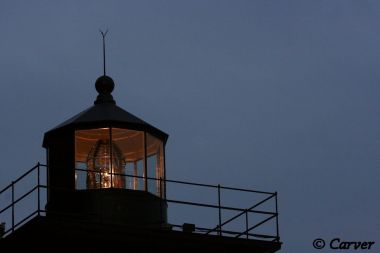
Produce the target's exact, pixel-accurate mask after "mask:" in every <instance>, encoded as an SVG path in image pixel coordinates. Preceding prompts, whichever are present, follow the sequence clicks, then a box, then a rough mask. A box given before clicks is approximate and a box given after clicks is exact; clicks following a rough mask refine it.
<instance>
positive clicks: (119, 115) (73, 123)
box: [43, 76, 169, 148]
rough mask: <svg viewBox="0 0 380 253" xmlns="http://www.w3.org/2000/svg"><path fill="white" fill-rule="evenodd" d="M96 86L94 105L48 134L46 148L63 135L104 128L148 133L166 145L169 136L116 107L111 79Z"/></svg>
mask: <svg viewBox="0 0 380 253" xmlns="http://www.w3.org/2000/svg"><path fill="white" fill-rule="evenodd" d="M95 86H96V90H97V91H98V92H99V95H98V97H97V99H96V101H95V102H94V105H93V106H91V107H90V108H88V109H86V110H84V111H82V112H80V113H78V114H77V115H75V116H73V117H71V118H70V119H68V120H66V121H64V122H63V123H61V124H59V125H58V126H56V127H55V128H53V129H51V130H50V131H48V132H46V133H45V136H44V141H43V146H44V147H45V148H46V147H48V146H49V143H50V140H51V139H55V138H56V137H59V135H61V134H62V133H67V132H74V131H75V130H79V129H92V128H102V127H117V128H128V129H133V130H140V131H146V132H149V133H150V134H152V135H154V136H156V137H157V138H159V139H161V140H163V141H164V143H166V141H167V139H168V137H169V136H168V134H166V133H164V132H163V131H161V130H160V129H158V128H156V127H154V126H152V125H150V124H148V123H147V122H145V121H143V120H141V119H139V118H138V117H136V116H135V115H133V114H131V113H129V112H127V111H125V110H124V109H122V108H120V107H119V106H117V105H116V103H115V101H114V100H113V97H112V95H111V92H112V90H113V87H114V83H113V80H112V79H111V78H110V77H107V76H102V77H100V78H98V80H97V81H96V84H95Z"/></svg>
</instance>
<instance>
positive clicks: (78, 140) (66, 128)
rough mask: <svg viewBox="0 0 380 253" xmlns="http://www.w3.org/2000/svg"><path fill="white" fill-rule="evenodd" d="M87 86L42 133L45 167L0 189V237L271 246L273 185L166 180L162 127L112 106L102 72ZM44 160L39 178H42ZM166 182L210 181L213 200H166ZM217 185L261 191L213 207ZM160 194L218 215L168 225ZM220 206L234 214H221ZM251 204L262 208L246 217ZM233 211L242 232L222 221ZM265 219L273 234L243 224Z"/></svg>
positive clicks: (112, 244)
mask: <svg viewBox="0 0 380 253" xmlns="http://www.w3.org/2000/svg"><path fill="white" fill-rule="evenodd" d="M95 86H96V90H97V91H98V93H99V94H98V96H97V99H96V100H95V102H94V105H93V106H92V107H90V108H88V109H87V110H84V111H83V112H81V113H79V114H77V115H75V116H74V117H72V118H71V119H69V120H67V121H65V122H63V123H62V124H60V125H59V126H57V127H56V128H54V129H52V130H50V131H48V132H47V133H45V137H44V141H43V147H44V148H46V151H47V166H45V165H41V164H37V165H36V166H35V167H33V168H32V169H31V170H29V171H27V172H26V173H25V174H24V175H23V176H22V177H21V178H19V179H18V180H16V181H14V182H12V183H11V184H10V185H9V186H7V187H5V188H4V189H3V190H2V191H0V195H1V194H5V193H7V192H8V194H9V195H10V196H11V198H10V200H11V202H10V204H5V205H4V206H2V207H0V208H2V209H1V210H0V215H1V214H4V213H6V212H8V213H9V214H10V216H11V218H10V219H9V220H8V222H9V223H10V227H9V228H4V235H3V239H1V240H0V245H3V246H5V245H12V246H16V245H20V242H26V241H29V242H34V243H41V245H43V243H45V242H48V243H50V244H51V243H53V244H54V245H56V247H58V249H63V248H67V249H75V247H77V248H85V249H87V250H90V249H92V250H100V249H105V250H109V249H123V250H125V251H128V250H129V249H135V250H136V249H138V250H140V251H143V250H148V249H154V251H156V252H166V251H170V250H173V251H174V250H175V251H176V252H178V251H188V250H191V249H201V250H202V249H209V250H210V249H212V250H222V251H223V252H226V251H230V252H237V251H240V250H249V252H257V253H270V252H275V251H277V250H278V249H280V246H281V243H280V238H279V234H278V212H277V194H276V193H269V192H259V191H250V190H243V189H237V188H230V187H222V186H220V185H206V184H199V183H188V182H180V181H173V180H167V179H166V176H165V175H166V173H165V170H166V168H165V144H166V141H167V139H168V135H167V134H166V133H164V132H163V131H161V130H159V129H157V128H155V127H153V126H152V125H150V124H148V123H146V122H145V121H143V120H141V119H139V118H137V117H136V116H134V115H132V114H130V113H128V112H127V111H125V110H123V109H122V108H120V107H118V106H117V105H116V103H115V101H114V99H113V97H112V95H111V92H112V91H113V89H114V82H113V80H112V79H111V78H110V77H108V76H105V75H104V76H101V77H99V78H98V79H97V81H96V84H95ZM45 169H46V172H47V174H46V175H47V176H46V181H47V184H44V182H43V181H44V175H45V173H44V172H45ZM33 173H34V174H36V176H37V184H36V186H35V187H34V188H32V189H31V190H30V191H27V192H26V193H25V194H21V195H19V196H16V195H17V193H16V191H15V188H16V185H17V184H18V183H19V182H21V181H22V180H23V179H24V178H26V177H29V176H31V175H32V174H33ZM168 183H173V184H185V185H192V186H197V187H208V188H213V189H215V190H216V191H217V193H218V204H205V203H197V202H190V201H184V200H174V199H168V198H167V196H166V188H167V184H168ZM221 190H231V191H245V192H252V193H254V194H261V195H263V196H264V198H262V200H261V201H258V202H257V203H255V204H254V205H252V206H251V207H249V208H246V209H242V208H236V207H229V206H223V205H222V204H221V196H220V195H221V193H220V192H221ZM34 193H35V195H36V196H34V197H33V198H32V199H33V200H34V202H35V203H37V207H36V210H34V211H33V212H31V214H25V217H23V218H17V217H15V216H17V214H18V210H16V208H17V205H18V204H19V203H20V202H21V201H23V200H24V199H25V198H26V197H28V196H30V195H31V194H34ZM45 196H47V197H46V208H43V206H44V203H43V202H44V200H45ZM269 201H274V202H273V203H274V204H275V210H274V211H262V210H260V211H259V210H256V208H257V207H259V206H260V205H262V204H263V203H268V202H269ZM168 203H173V204H182V205H189V206H195V207H203V208H210V209H215V211H217V212H218V224H216V226H215V227H212V228H204V227H202V226H199V224H187V223H184V224H180V225H176V224H170V223H169V222H168V218H167V208H168ZM3 207H4V208H3ZM224 210H229V211H235V212H237V214H236V215H234V216H231V217H229V219H226V220H222V211H224ZM251 213H253V214H255V215H267V216H268V217H267V218H265V219H264V220H262V221H259V222H257V223H255V224H253V225H252V224H251V225H250V224H249V221H248V217H249V216H248V215H249V214H251ZM186 215H188V214H184V216H186ZM239 217H245V226H244V228H243V230H242V231H238V232H236V231H231V230H228V229H225V228H226V227H227V226H228V224H230V223H231V222H232V221H234V220H236V219H237V218H239ZM0 219H1V216H0ZM269 221H274V222H275V224H274V227H273V228H274V230H275V232H274V235H267V234H259V233H253V232H252V231H254V230H255V229H257V228H258V227H260V226H262V225H263V224H265V223H267V222H269ZM0 222H1V220H0ZM58 245H60V246H58ZM75 245H77V246H75ZM53 251H54V250H53Z"/></svg>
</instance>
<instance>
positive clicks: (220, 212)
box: [218, 184, 222, 236]
mask: <svg viewBox="0 0 380 253" xmlns="http://www.w3.org/2000/svg"><path fill="white" fill-rule="evenodd" d="M218 210H219V226H218V227H219V235H220V236H222V209H221V205H220V184H218Z"/></svg>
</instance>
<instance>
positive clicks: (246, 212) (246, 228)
mask: <svg viewBox="0 0 380 253" xmlns="http://www.w3.org/2000/svg"><path fill="white" fill-rule="evenodd" d="M245 235H246V236H247V239H249V238H248V210H247V209H245Z"/></svg>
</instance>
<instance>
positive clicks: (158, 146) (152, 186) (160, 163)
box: [146, 134, 165, 197]
mask: <svg viewBox="0 0 380 253" xmlns="http://www.w3.org/2000/svg"><path fill="white" fill-rule="evenodd" d="M146 138H147V139H146V143H147V147H146V148H147V157H148V158H147V173H148V177H149V178H154V179H150V180H149V182H148V191H149V192H151V193H153V194H155V195H157V196H160V197H163V196H164V192H165V191H164V183H163V182H160V179H162V180H164V179H165V178H164V175H165V173H164V171H165V168H164V149H163V143H162V141H161V140H160V139H158V138H156V137H154V136H153V135H150V134H146Z"/></svg>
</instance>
